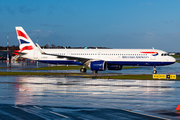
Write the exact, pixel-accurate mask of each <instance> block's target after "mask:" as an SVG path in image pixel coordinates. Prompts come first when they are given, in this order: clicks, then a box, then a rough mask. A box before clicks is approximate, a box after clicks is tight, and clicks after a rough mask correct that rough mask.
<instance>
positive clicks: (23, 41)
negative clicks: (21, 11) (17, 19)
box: [15, 27, 36, 52]
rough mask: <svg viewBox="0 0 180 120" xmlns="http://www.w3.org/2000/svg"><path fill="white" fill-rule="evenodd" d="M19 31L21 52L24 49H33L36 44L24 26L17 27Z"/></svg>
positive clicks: (18, 37) (17, 31)
mask: <svg viewBox="0 0 180 120" xmlns="http://www.w3.org/2000/svg"><path fill="white" fill-rule="evenodd" d="M15 28H16V33H17V39H18V40H19V48H20V52H22V51H24V50H33V49H34V48H35V47H36V46H35V45H34V43H33V41H32V40H31V38H30V37H29V36H28V34H27V33H26V32H25V31H24V29H23V28H22V27H15Z"/></svg>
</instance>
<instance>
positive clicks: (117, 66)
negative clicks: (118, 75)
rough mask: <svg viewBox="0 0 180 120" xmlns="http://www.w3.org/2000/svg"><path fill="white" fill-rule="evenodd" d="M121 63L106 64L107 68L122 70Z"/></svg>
mask: <svg viewBox="0 0 180 120" xmlns="http://www.w3.org/2000/svg"><path fill="white" fill-rule="evenodd" d="M122 67H123V66H122V65H108V70H122Z"/></svg>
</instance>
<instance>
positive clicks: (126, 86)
mask: <svg viewBox="0 0 180 120" xmlns="http://www.w3.org/2000/svg"><path fill="white" fill-rule="evenodd" d="M0 91H1V93H0V116H3V117H1V118H0V119H2V118H4V119H25V118H26V117H27V118H26V119H31V118H35V119H61V118H63V119H161V118H167V119H178V118H180V114H178V113H176V110H175V109H176V107H177V105H178V104H179V103H180V101H179V96H180V81H154V80H111V79H110V80H107V79H84V78H70V77H15V76H14V77H13V76H11V77H4V76H1V77H0ZM139 113H140V114H139ZM144 114H145V115H144ZM149 115H151V116H156V117H151V116H149ZM157 117H160V118H157Z"/></svg>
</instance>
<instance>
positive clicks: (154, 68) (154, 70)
mask: <svg viewBox="0 0 180 120" xmlns="http://www.w3.org/2000/svg"><path fill="white" fill-rule="evenodd" d="M156 73H157V71H156V66H153V74H156Z"/></svg>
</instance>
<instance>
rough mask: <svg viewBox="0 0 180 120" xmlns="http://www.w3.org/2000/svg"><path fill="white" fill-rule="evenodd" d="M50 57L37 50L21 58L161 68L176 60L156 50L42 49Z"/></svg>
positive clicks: (54, 61)
mask: <svg viewBox="0 0 180 120" xmlns="http://www.w3.org/2000/svg"><path fill="white" fill-rule="evenodd" d="M42 50H43V51H44V52H46V53H48V54H51V55H44V54H41V53H40V52H39V50H38V49H37V48H35V49H33V50H25V51H24V52H26V53H28V54H26V55H24V56H22V57H26V58H29V59H32V60H38V61H40V62H46V63H54V64H56V62H57V64H61V62H62V61H63V62H62V64H64V61H66V62H67V63H65V64H68V62H70V64H72V60H68V59H67V58H58V57H57V56H54V55H62V56H72V57H78V58H87V59H92V60H104V61H106V62H107V63H109V64H118V65H140V66H161V65H169V64H172V63H174V62H175V61H176V60H175V59H174V58H173V57H171V56H168V55H167V53H166V52H165V51H162V50H157V49H42Z"/></svg>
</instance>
